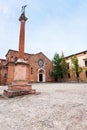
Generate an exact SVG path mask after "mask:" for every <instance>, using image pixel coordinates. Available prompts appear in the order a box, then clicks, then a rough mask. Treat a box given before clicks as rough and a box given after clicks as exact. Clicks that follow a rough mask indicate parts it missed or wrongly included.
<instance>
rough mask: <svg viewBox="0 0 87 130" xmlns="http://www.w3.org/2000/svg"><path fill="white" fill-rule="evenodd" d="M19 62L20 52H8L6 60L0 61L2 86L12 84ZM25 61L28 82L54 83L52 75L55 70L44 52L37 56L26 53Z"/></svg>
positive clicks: (0, 82)
mask: <svg viewBox="0 0 87 130" xmlns="http://www.w3.org/2000/svg"><path fill="white" fill-rule="evenodd" d="M17 60H18V51H15V50H9V51H8V52H7V54H6V60H5V59H0V85H5V84H11V83H12V81H13V79H14V71H15V65H16V61H17ZM24 60H25V61H26V63H27V81H28V82H29V83H36V82H52V81H53V78H52V77H51V75H50V73H51V71H52V68H53V65H52V62H51V61H50V60H49V59H48V58H47V56H45V55H44V54H43V53H42V52H40V53H37V54H28V53H25V54H24ZM20 71H21V70H20ZM21 76H22V75H21Z"/></svg>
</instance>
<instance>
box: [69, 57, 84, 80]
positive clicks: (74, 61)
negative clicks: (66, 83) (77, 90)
mask: <svg viewBox="0 0 87 130" xmlns="http://www.w3.org/2000/svg"><path fill="white" fill-rule="evenodd" d="M71 60H72V65H73V66H72V70H73V72H75V73H76V78H77V80H78V78H79V74H80V73H81V72H82V67H80V66H79V63H78V58H77V57H76V55H74V56H72V58H71Z"/></svg>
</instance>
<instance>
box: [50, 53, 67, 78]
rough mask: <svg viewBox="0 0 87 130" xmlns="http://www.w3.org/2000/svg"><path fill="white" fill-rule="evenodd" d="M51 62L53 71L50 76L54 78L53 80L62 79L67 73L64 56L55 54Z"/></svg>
mask: <svg viewBox="0 0 87 130" xmlns="http://www.w3.org/2000/svg"><path fill="white" fill-rule="evenodd" d="M52 62H53V71H52V73H51V75H52V76H53V77H54V78H55V80H58V79H60V78H63V76H64V75H66V74H67V72H68V64H67V63H66V59H65V57H64V54H63V53H62V55H61V56H59V54H58V53H56V54H55V55H54V58H53V60H52Z"/></svg>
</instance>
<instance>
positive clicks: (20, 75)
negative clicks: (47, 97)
mask: <svg viewBox="0 0 87 130" xmlns="http://www.w3.org/2000/svg"><path fill="white" fill-rule="evenodd" d="M28 67H29V64H27V63H26V62H25V61H21V62H19V60H18V62H17V63H16V64H15V72H14V81H13V82H12V84H11V85H9V86H8V90H4V95H5V96H6V97H9V98H11V97H15V96H21V95H27V94H35V93H36V90H33V89H32V85H31V84H28V81H27V76H28V75H27V69H28Z"/></svg>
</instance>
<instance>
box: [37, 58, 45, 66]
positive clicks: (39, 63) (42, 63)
mask: <svg viewBox="0 0 87 130" xmlns="http://www.w3.org/2000/svg"><path fill="white" fill-rule="evenodd" d="M38 65H39V66H40V67H43V66H44V62H43V60H42V59H39V60H38Z"/></svg>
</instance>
